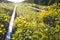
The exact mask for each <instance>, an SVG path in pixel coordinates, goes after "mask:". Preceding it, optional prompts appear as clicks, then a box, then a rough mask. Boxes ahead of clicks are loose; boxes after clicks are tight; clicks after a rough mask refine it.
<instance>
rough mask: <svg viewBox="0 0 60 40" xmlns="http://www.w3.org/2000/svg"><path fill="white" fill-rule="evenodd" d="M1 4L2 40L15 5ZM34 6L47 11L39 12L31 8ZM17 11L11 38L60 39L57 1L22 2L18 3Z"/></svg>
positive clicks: (0, 32)
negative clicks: (39, 3) (43, 3)
mask: <svg viewBox="0 0 60 40" xmlns="http://www.w3.org/2000/svg"><path fill="white" fill-rule="evenodd" d="M0 5H1V6H0V40H4V38H5V36H6V32H7V29H8V26H9V22H10V18H11V13H12V10H13V6H11V5H9V4H5V3H1V4H0ZM32 6H37V7H38V8H40V9H43V10H46V12H43V11H42V12H38V11H36V10H34V9H32V8H30V7H32ZM16 13H17V14H16V17H15V20H14V25H13V32H12V35H11V36H12V37H11V40H60V7H59V5H57V3H54V4H52V5H49V6H42V5H37V4H34V3H21V4H19V5H17V9H16Z"/></svg>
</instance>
